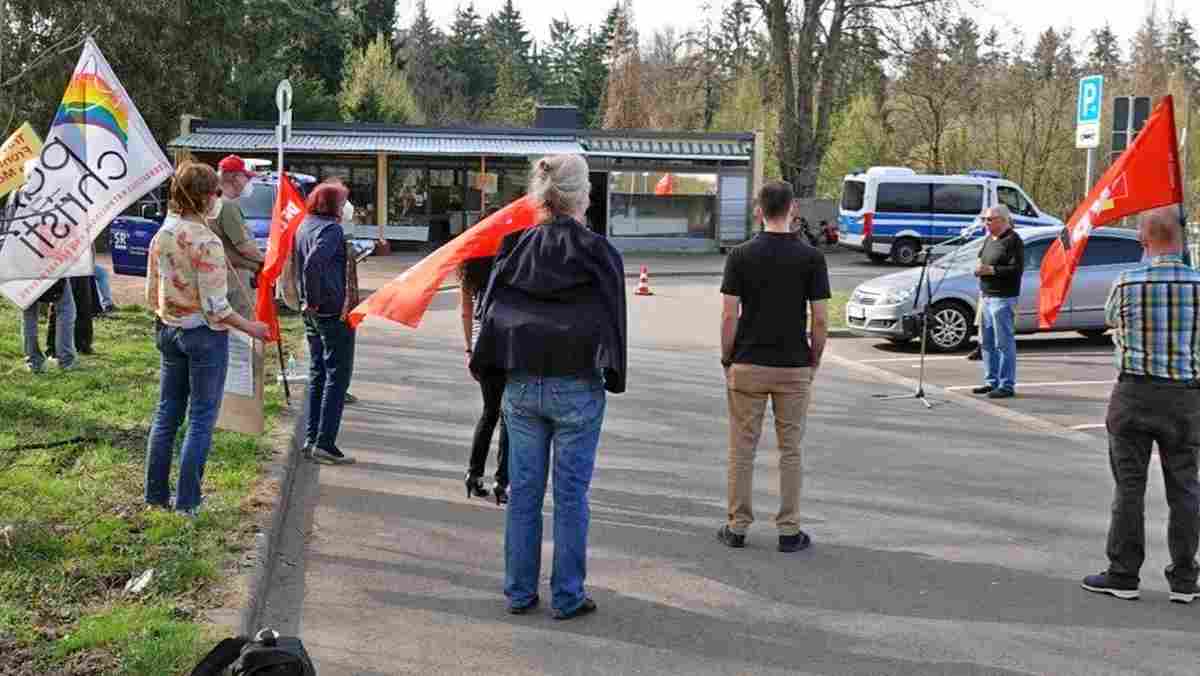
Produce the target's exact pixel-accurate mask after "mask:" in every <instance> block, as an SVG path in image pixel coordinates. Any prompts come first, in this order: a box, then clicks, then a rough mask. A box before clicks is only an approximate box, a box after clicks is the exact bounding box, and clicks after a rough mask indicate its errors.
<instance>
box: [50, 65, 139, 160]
mask: <svg viewBox="0 0 1200 676" xmlns="http://www.w3.org/2000/svg"><path fill="white" fill-rule="evenodd" d="M64 124H78V125H84V126H92V127H99V128H100V129H105V130H107V131H109V132H110V133H112V134H113V135H114V136H116V137H117V138H118V139H120V140H121V145H122V146H124V147H128V146H129V104H128V103H127V102H126V101H125V99H123V98H122V97H121V95H120V94H118V93H117V91H116V90H115V89H114V88H113V87H112V86H110V85H109V84H108V83H107V82H105V81H104V78H103V77H101V76H100V75H98V74H96V73H78V72H77V73H75V75H74V76H73V77H72V78H71V81H70V82H69V83H68V84H67V91H66V93H65V94H63V99H62V103H60V104H59V106H58V113H57V114H56V115H55V116H54V122H53V123H52V124H51V125H50V126H51V128H53V127H58V126H60V125H64Z"/></svg>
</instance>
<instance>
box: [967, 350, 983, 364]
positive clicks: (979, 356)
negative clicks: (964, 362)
mask: <svg viewBox="0 0 1200 676" xmlns="http://www.w3.org/2000/svg"><path fill="white" fill-rule="evenodd" d="M967 359H968V360H969V361H983V350H981V349H979V348H978V347H977V348H975V349H974V350H971V352H970V353H968V354H967Z"/></svg>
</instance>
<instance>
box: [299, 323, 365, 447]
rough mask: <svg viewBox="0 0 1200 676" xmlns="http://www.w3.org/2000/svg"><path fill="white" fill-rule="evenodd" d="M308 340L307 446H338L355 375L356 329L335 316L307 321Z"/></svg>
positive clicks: (305, 333) (306, 333) (306, 335)
mask: <svg viewBox="0 0 1200 676" xmlns="http://www.w3.org/2000/svg"><path fill="white" fill-rule="evenodd" d="M304 335H305V337H306V338H308V358H309V371H308V375H309V378H308V432H307V434H306V436H305V443H306V445H309V446H315V447H317V448H325V449H330V448H334V447H335V446H336V442H337V435H338V430H340V429H341V427H342V409H343V408H345V406H346V390H348V389H349V388H350V375H351V374H352V373H353V372H354V329H352V328H350V326H349V325H347V324H346V322H345V321H343V320H342V318H341V317H338V316H336V315H329V316H324V315H320V316H316V317H311V316H307V315H305V317H304Z"/></svg>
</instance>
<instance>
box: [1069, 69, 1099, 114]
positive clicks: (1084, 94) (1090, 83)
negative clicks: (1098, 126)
mask: <svg viewBox="0 0 1200 676" xmlns="http://www.w3.org/2000/svg"><path fill="white" fill-rule="evenodd" d="M1103 94H1104V76H1103V75H1089V76H1087V77H1085V78H1080V79H1079V105H1078V108H1077V110H1078V114H1077V115H1076V121H1075V123H1076V124H1088V123H1093V124H1094V123H1098V122H1100V110H1101V103H1102V102H1103V101H1104V98H1103Z"/></svg>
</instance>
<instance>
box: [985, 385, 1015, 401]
mask: <svg viewBox="0 0 1200 676" xmlns="http://www.w3.org/2000/svg"><path fill="white" fill-rule="evenodd" d="M1015 396H1017V393H1016V392H1013V391H1012V390H1010V389H1008V388H1004V389H1000V390H992V391H991V392H988V395H987V398H988V399H1012V398H1013V397H1015Z"/></svg>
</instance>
